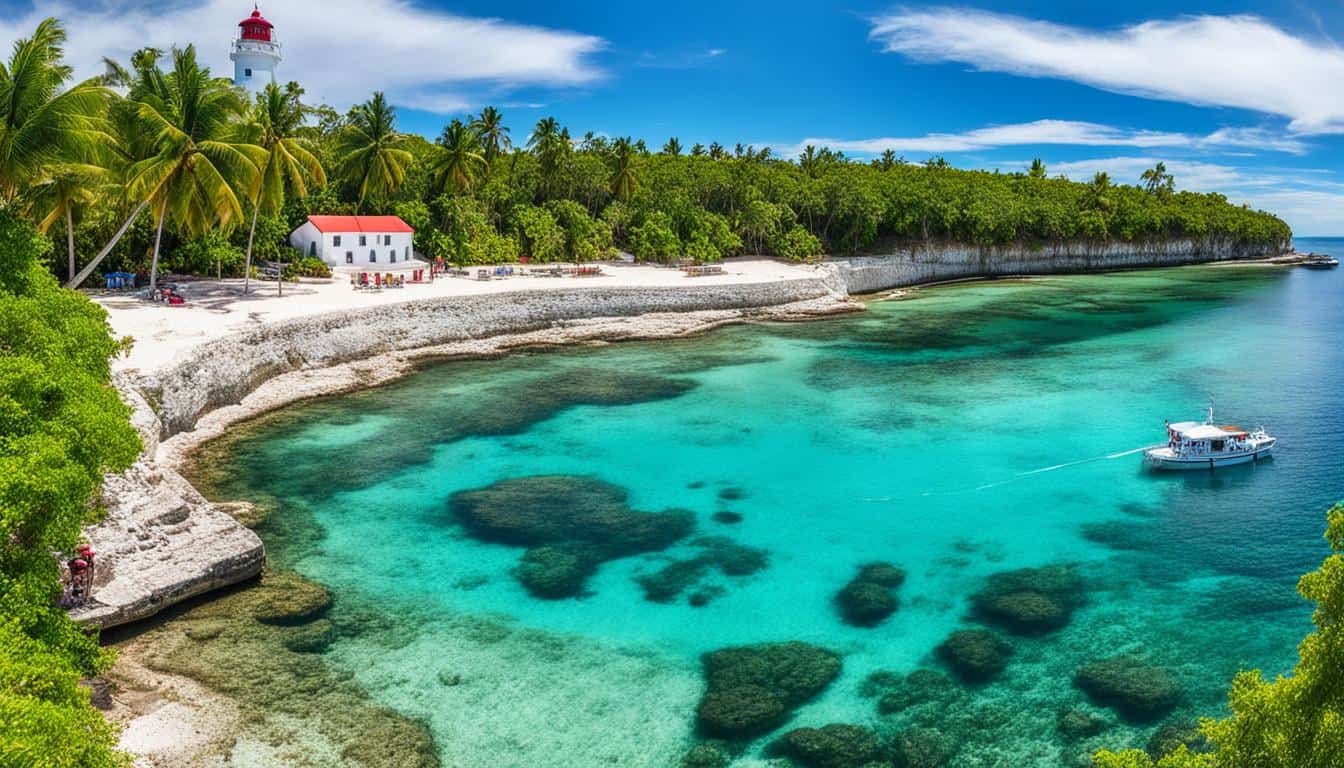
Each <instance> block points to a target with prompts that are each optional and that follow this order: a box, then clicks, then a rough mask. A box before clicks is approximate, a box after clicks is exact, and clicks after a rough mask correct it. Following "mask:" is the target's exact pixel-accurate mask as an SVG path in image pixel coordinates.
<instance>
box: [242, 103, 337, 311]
mask: <svg viewBox="0 0 1344 768" xmlns="http://www.w3.org/2000/svg"><path fill="white" fill-rule="evenodd" d="M302 97H303V89H302V88H300V87H299V86H298V85H297V84H295V83H290V84H289V85H287V86H285V89H284V90H281V89H280V88H279V87H278V86H276V84H275V83H268V84H267V85H266V89H265V90H264V91H262V92H261V93H259V94H257V101H256V104H255V109H254V113H253V123H252V125H251V126H249V131H250V133H251V134H252V135H251V136H249V138H250V139H252V141H253V143H255V144H256V145H257V146H259V147H261V148H262V149H263V150H265V151H266V158H265V160H263V161H262V164H261V173H260V174H258V175H257V179H256V184H254V185H253V189H252V195H251V198H252V225H251V227H250V228H249V229H248V232H247V256H246V257H245V259H244V262H243V293H247V290H248V286H249V283H250V281H251V278H252V243H253V240H254V239H255V237H256V234H257V216H258V215H260V213H261V212H262V211H263V210H265V212H266V215H267V216H275V215H277V214H279V213H280V209H281V208H282V207H283V206H284V204H285V193H286V192H287V191H290V192H293V193H294V196H295V197H299V198H302V197H307V196H308V186H307V182H308V180H312V182H313V184H315V185H316V186H319V187H321V186H325V185H326V183H327V175H326V173H325V172H324V171H323V170H322V163H320V162H318V159H317V156H316V155H314V154H313V152H312V150H311V149H310V144H309V141H308V139H306V138H303V136H302V134H303V131H304V120H305V119H306V118H307V116H308V114H309V110H308V108H307V107H305V106H304V105H303V102H301V101H300V99H301V98H302Z"/></svg>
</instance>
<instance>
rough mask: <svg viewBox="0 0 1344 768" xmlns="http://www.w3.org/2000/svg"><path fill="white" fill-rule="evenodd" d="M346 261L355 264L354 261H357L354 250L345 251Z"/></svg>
mask: <svg viewBox="0 0 1344 768" xmlns="http://www.w3.org/2000/svg"><path fill="white" fill-rule="evenodd" d="M345 263H346V264H354V263H355V252H354V251H346V252H345Z"/></svg>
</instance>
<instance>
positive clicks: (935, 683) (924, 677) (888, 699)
mask: <svg viewBox="0 0 1344 768" xmlns="http://www.w3.org/2000/svg"><path fill="white" fill-rule="evenodd" d="M956 696H957V685H956V683H954V682H952V679H951V678H949V677H948V676H947V675H945V674H943V673H942V672H939V671H938V670H936V669H916V670H915V671H914V672H911V673H910V674H909V675H907V676H906V678H905V680H904V681H902V682H901V684H900V685H899V686H898V687H896V688H893V689H892V690H890V691H888V692H887V693H885V694H883V695H882V697H881V698H880V699H878V700H877V711H878V712H880V713H882V714H884V715H890V714H892V713H894V712H900V711H901V710H903V709H907V708H909V707H914V706H918V705H920V704H927V703H929V702H936V703H939V704H942V703H946V702H950V701H951V700H952V699H954V698H956Z"/></svg>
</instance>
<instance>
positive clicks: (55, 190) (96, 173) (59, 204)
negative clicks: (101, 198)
mask: <svg viewBox="0 0 1344 768" xmlns="http://www.w3.org/2000/svg"><path fill="white" fill-rule="evenodd" d="M106 173H107V171H106V170H105V169H103V168H100V167H98V166H95V165H79V164H68V165H62V166H58V167H56V168H54V169H52V170H51V171H50V172H49V174H48V176H47V178H46V179H45V180H44V181H41V182H39V183H38V184H37V185H36V186H35V187H33V188H32V189H31V190H29V193H28V197H29V200H30V202H29V205H28V208H29V210H36V211H38V212H39V213H40V212H43V211H45V213H44V214H43V215H42V218H41V219H40V220H39V221H38V224H37V228H38V230H39V231H40V232H42V233H43V234H46V233H47V231H49V230H50V229H51V227H52V226H53V225H55V224H56V222H58V221H63V222H64V224H65V246H66V254H67V258H68V266H67V270H68V271H67V272H66V278H67V279H69V280H73V279H74V278H75V209H76V208H81V207H84V206H87V205H90V204H91V203H93V201H94V200H96V199H97V197H98V194H97V188H98V187H99V185H100V183H101V182H102V181H103V178H104V176H105V175H106Z"/></svg>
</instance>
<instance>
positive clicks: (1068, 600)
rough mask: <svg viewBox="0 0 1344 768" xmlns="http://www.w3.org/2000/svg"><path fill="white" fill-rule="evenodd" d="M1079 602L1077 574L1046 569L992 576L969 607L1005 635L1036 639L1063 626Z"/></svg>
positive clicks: (1081, 594)
mask: <svg viewBox="0 0 1344 768" xmlns="http://www.w3.org/2000/svg"><path fill="white" fill-rule="evenodd" d="M1083 599H1084V590H1083V582H1082V579H1081V578H1080V577H1079V576H1078V574H1077V572H1076V571H1075V570H1074V569H1073V568H1072V567H1070V566H1064V565H1050V566H1045V567H1043V568H1022V569H1019V570H1015V571H1004V572H1001V573H996V574H993V575H992V576H990V577H989V579H988V581H987V582H986V583H985V587H984V588H983V589H981V590H980V591H979V592H977V593H976V594H975V595H974V596H973V597H972V604H973V606H974V609H975V613H976V614H977V615H979V616H980V617H981V618H983V619H984V620H986V621H988V622H990V623H992V624H995V625H997V626H999V627H1001V628H1003V629H1006V630H1008V631H1009V632H1013V633H1014V634H1019V635H1040V634H1045V633H1048V632H1053V631H1055V630H1058V629H1061V628H1062V627H1064V626H1065V625H1067V624H1068V623H1069V618H1070V617H1071V616H1072V614H1073V611H1074V610H1075V609H1076V608H1078V607H1079V606H1080V605H1082V603H1083Z"/></svg>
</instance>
